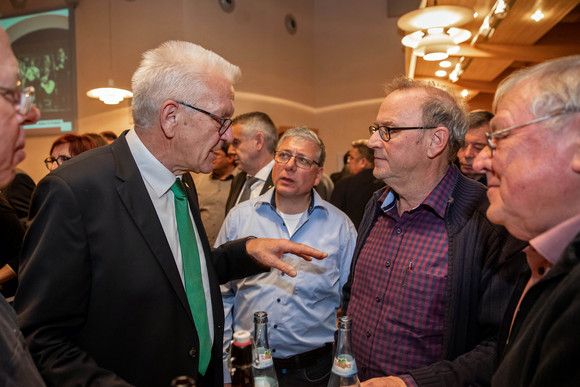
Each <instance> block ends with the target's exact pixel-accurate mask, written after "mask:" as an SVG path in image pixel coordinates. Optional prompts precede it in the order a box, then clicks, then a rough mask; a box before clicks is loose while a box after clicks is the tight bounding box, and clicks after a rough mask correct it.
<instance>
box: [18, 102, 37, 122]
mask: <svg viewBox="0 0 580 387" xmlns="http://www.w3.org/2000/svg"><path fill="white" fill-rule="evenodd" d="M20 117H21V119H20V122H19V124H20V125H32V124H35V123H37V122H38V120H39V119H40V110H38V108H37V107H36V106H34V105H32V106H31V107H30V110H29V111H28V113H26V114H20Z"/></svg>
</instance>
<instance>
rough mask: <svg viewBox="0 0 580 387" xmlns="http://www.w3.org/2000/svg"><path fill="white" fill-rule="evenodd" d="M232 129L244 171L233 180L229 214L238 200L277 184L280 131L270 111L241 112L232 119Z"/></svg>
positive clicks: (234, 144)
mask: <svg viewBox="0 0 580 387" xmlns="http://www.w3.org/2000/svg"><path fill="white" fill-rule="evenodd" d="M232 131H233V134H234V141H233V142H232V146H231V147H230V151H231V153H232V154H233V155H234V156H235V158H236V160H237V162H238V167H239V168H240V169H241V170H242V172H241V173H239V174H238V175H237V176H236V177H235V178H234V180H233V181H232V187H231V188H230V194H229V195H228V200H227V201H226V215H227V214H228V212H230V210H231V209H232V207H234V206H235V205H236V204H238V203H240V202H243V201H245V200H248V199H252V198H255V197H258V196H260V195H262V194H264V193H266V191H267V190H269V189H270V188H272V187H273V186H274V184H273V183H272V167H273V166H274V152H275V151H276V144H277V143H278V131H277V129H276V126H275V125H274V123H273V122H272V119H271V118H270V117H269V116H268V115H267V114H266V113H262V112H251V113H245V114H241V115H239V116H237V117H236V118H234V120H233V122H232Z"/></svg>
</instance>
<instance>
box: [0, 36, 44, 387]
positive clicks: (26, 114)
mask: <svg viewBox="0 0 580 387" xmlns="http://www.w3.org/2000/svg"><path fill="white" fill-rule="evenodd" d="M19 79H20V74H19V72H18V62H17V61H16V57H15V56H14V54H13V52H12V48H11V47H10V40H9V39H8V35H7V34H6V32H5V31H4V30H3V29H2V28H1V27H0V187H5V186H7V185H8V184H10V182H11V181H12V180H13V179H14V175H15V169H16V166H17V165H18V164H19V163H20V162H21V161H22V160H24V129H23V128H22V126H23V125H26V124H34V123H35V122H37V121H38V119H39V118H40V112H39V111H38V109H36V107H34V106H33V105H32V102H33V100H34V92H33V90H31V89H28V90H23V89H22V86H21V85H20V81H19ZM7 208H9V207H7ZM11 216H12V220H11V222H12V224H13V226H14V227H10V229H12V230H13V229H14V228H18V227H19V226H20V227H22V226H21V225H20V222H19V221H18V217H17V215H16V213H15V212H13V213H12V215H11ZM0 221H1V222H3V224H2V226H1V227H4V225H6V223H5V217H4V211H2V217H1V218H0ZM8 224H10V223H8ZM5 236H6V235H4V233H3V235H2V237H5ZM20 237H21V236H20ZM14 242H16V244H18V246H15V243H14ZM5 243H8V245H7V244H5ZM0 248H1V249H2V251H3V256H4V257H8V258H10V257H12V255H13V254H14V253H12V249H16V250H19V249H20V246H19V241H14V240H12V239H10V240H2V245H1V246H0ZM15 254H18V252H16V253H15ZM5 263H6V262H5V261H3V262H0V267H2V266H4V264H5ZM0 364H1V367H0V380H1V381H2V384H3V385H6V386H44V382H43V380H42V377H41V376H40V374H39V373H38V370H37V369H36V366H35V365H34V362H33V360H32V357H31V356H30V353H29V352H28V348H27V345H26V342H25V340H24V337H22V333H20V328H19V327H18V324H17V322H16V315H15V314H14V310H12V307H11V306H10V305H9V304H8V302H7V301H6V299H5V298H4V297H3V296H2V295H0Z"/></svg>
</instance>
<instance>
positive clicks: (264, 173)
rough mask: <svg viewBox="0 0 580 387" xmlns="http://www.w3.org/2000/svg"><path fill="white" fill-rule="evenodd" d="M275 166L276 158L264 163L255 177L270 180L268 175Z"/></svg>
mask: <svg viewBox="0 0 580 387" xmlns="http://www.w3.org/2000/svg"><path fill="white" fill-rule="evenodd" d="M273 167H274V159H272V160H271V161H270V162H269V163H268V164H266V165H264V167H263V168H262V169H260V170H259V171H258V173H256V174H255V175H254V177H257V178H258V179H260V180H262V181H266V180H268V176H269V175H270V172H271V171H272V168H273Z"/></svg>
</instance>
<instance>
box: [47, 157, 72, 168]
mask: <svg viewBox="0 0 580 387" xmlns="http://www.w3.org/2000/svg"><path fill="white" fill-rule="evenodd" d="M71 158H72V157H69V156H64V155H60V156H58V157H56V158H54V157H52V156H48V157H47V158H45V159H44V165H46V168H48V170H49V171H52V170H53V169H54V168H52V166H53V165H54V163H56V165H57V166H58V167H60V166H61V165H62V163H64V162H65V161H67V160H70V159H71Z"/></svg>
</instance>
